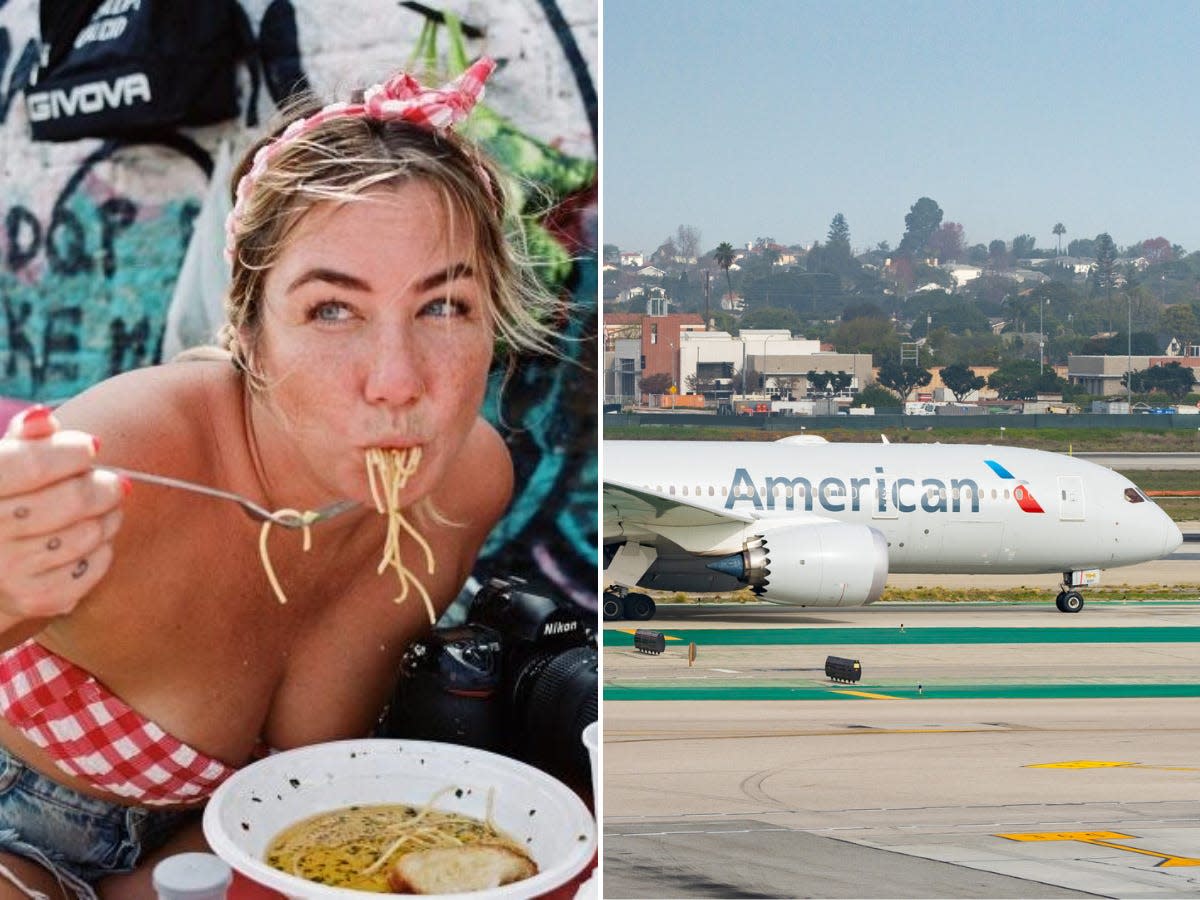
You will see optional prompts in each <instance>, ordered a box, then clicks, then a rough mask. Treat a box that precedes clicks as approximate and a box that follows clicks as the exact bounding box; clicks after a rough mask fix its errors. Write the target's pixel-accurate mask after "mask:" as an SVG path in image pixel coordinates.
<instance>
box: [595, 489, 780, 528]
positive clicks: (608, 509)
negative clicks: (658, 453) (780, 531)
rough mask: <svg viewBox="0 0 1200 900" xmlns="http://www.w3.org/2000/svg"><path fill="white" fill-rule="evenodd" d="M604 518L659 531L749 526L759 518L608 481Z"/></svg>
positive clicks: (605, 491)
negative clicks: (734, 525) (738, 524)
mask: <svg viewBox="0 0 1200 900" xmlns="http://www.w3.org/2000/svg"><path fill="white" fill-rule="evenodd" d="M604 518H605V519H607V520H610V521H612V520H617V521H620V522H625V523H629V524H636V525H648V526H654V527H655V528H691V527H699V526H704V525H727V524H731V523H734V522H741V523H749V522H755V521H757V520H758V517H757V516H753V515H749V514H747V513H742V512H734V511H733V510H729V509H723V510H718V509H713V508H712V507H711V506H707V505H705V504H703V503H701V502H700V498H697V499H696V500H690V499H689V498H687V497H673V496H668V495H667V494H661V493H659V492H657V491H651V490H647V489H645V488H640V487H634V486H633V485H631V484H624V483H622V482H619V481H610V480H608V479H605V481H604Z"/></svg>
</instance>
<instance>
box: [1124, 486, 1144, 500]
mask: <svg viewBox="0 0 1200 900" xmlns="http://www.w3.org/2000/svg"><path fill="white" fill-rule="evenodd" d="M1125 499H1126V500H1128V501H1129V502H1130V503H1143V502H1145V500H1146V495H1145V494H1143V493H1142V492H1141V491H1139V490H1138V489H1137V488H1125Z"/></svg>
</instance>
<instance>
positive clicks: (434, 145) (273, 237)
mask: <svg viewBox="0 0 1200 900" xmlns="http://www.w3.org/2000/svg"><path fill="white" fill-rule="evenodd" d="M320 108H321V104H320V102H319V101H317V100H316V98H314V97H312V96H311V95H305V96H302V97H301V98H299V99H298V100H296V101H294V102H293V103H290V104H289V105H288V106H287V107H286V108H285V110H284V111H283V112H282V113H281V114H280V116H279V117H278V119H277V121H276V123H275V127H274V128H273V129H272V131H271V133H270V134H269V135H268V136H267V137H264V138H263V139H262V140H260V141H258V142H257V143H256V144H255V145H254V146H252V147H251V148H250V149H249V150H248V151H247V152H246V154H245V155H244V156H243V158H242V161H241V162H240V163H239V164H238V166H237V168H236V169H235V171H234V173H233V178H232V186H233V188H236V186H237V184H238V182H239V180H240V179H241V177H242V176H243V175H244V174H246V172H247V171H249V169H250V166H251V165H252V164H253V160H254V156H255V153H256V152H257V151H258V149H259V148H260V147H262V146H264V145H265V144H267V143H269V142H270V141H272V140H274V139H275V138H277V137H278V136H279V135H280V134H281V133H282V132H283V130H284V128H285V127H286V126H287V124H288V123H290V122H292V121H294V120H295V119H297V118H299V117H304V116H309V115H311V114H313V113H314V112H316V111H317V110H319V109H320ZM412 180H420V181H423V182H425V183H427V184H429V185H431V186H432V187H433V188H434V189H435V190H436V191H437V193H438V194H439V196H440V198H441V200H442V203H443V204H444V207H445V211H446V216H447V220H448V221H453V220H454V217H456V216H462V217H464V218H465V220H466V222H467V223H468V225H469V233H470V235H471V238H472V240H471V245H472V250H471V252H472V254H473V258H472V259H470V260H469V262H470V264H471V267H472V269H473V270H474V271H475V272H476V274H477V276H478V277H479V278H480V280H481V282H482V284H483V285H484V287H485V293H486V297H487V302H488V306H489V309H488V312H489V314H490V319H491V321H492V323H493V324H494V327H495V331H496V333H497V335H498V337H499V338H500V339H501V341H502V343H503V344H504V345H505V346H506V347H507V349H508V353H509V355H510V357H511V356H512V355H514V354H515V353H516V352H521V351H524V352H534V353H549V354H554V355H557V347H556V344H557V340H558V336H557V333H556V331H555V330H554V328H553V327H552V325H551V317H552V315H553V306H554V304H555V303H556V301H555V299H554V298H553V297H551V296H549V295H548V294H547V292H546V291H545V290H544V289H543V288H542V287H541V285H540V284H539V283H538V282H537V280H536V278H535V276H534V273H533V267H532V266H531V265H529V264H528V261H527V260H526V259H524V254H523V242H522V240H521V237H520V235H521V229H520V223H519V221H517V220H516V218H515V216H514V215H512V214H510V204H509V202H508V197H507V196H506V192H505V189H504V181H503V180H502V178H501V176H500V173H499V172H498V170H497V169H496V167H495V165H494V163H493V162H492V161H491V160H490V159H489V158H488V157H487V156H486V155H485V154H484V153H482V152H481V151H480V150H479V149H478V148H476V147H475V146H474V145H473V144H471V143H470V142H469V141H467V140H465V139H463V138H461V137H460V136H459V135H457V134H455V133H454V132H453V131H450V130H448V129H441V130H434V129H431V128H427V127H424V126H421V125H415V124H412V123H409V122H403V121H381V120H379V119H375V118H371V117H369V116H343V117H336V118H332V119H330V120H328V121H326V122H323V123H322V124H320V125H319V126H317V127H314V128H312V129H310V130H307V131H305V132H304V134H303V135H301V136H298V137H296V138H293V139H291V140H289V141H287V142H286V143H285V144H283V145H281V146H280V147H279V149H278V151H277V152H275V153H274V155H272V156H271V158H270V162H269V164H268V165H267V167H266V169H265V170H264V171H263V172H262V173H260V174H258V175H257V176H256V178H255V181H254V185H253V189H252V191H251V193H250V194H249V196H248V197H246V198H245V201H244V203H243V206H242V210H241V213H240V215H239V216H238V218H237V221H236V224H235V226H234V231H233V233H232V237H231V241H232V250H233V254H232V256H233V258H232V283H231V286H230V289H229V293H228V294H227V295H226V300H225V311H226V317H227V324H226V325H225V326H224V327H223V328H222V330H221V335H220V343H221V345H222V346H223V347H224V348H225V349H227V350H229V351H230V352H231V353H232V354H233V359H234V363H235V365H237V367H238V368H239V369H241V370H242V371H243V372H244V373H246V376H247V379H248V384H249V385H250V386H251V387H252V388H262V387H263V386H264V384H265V382H264V380H263V377H262V373H261V372H260V371H259V370H258V368H257V366H256V364H255V349H256V346H257V343H258V339H259V337H260V332H259V329H260V327H261V320H262V303H263V291H264V284H265V281H266V277H267V274H268V272H270V270H271V268H272V267H273V266H274V265H275V263H276V261H277V260H278V259H279V257H280V255H281V254H282V252H283V250H284V248H285V247H286V246H287V243H288V236H289V235H290V234H291V233H292V232H293V231H294V230H295V228H296V226H297V224H298V223H299V221H300V220H301V218H303V216H304V214H305V213H306V212H307V211H308V210H310V209H311V208H312V207H314V206H315V205H317V204H319V203H324V202H328V201H333V202H338V203H345V202H355V201H357V200H361V199H362V198H363V196H364V195H365V194H366V193H367V192H368V191H370V190H371V189H373V188H377V187H380V186H387V185H399V184H403V183H406V182H408V181H412Z"/></svg>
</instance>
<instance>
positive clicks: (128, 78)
mask: <svg viewBox="0 0 1200 900" xmlns="http://www.w3.org/2000/svg"><path fill="white" fill-rule="evenodd" d="M150 100H151V98H150V80H149V79H148V78H147V77H146V75H145V74H144V73H142V72H134V73H133V74H131V75H122V76H121V77H120V78H115V79H113V80H112V82H108V81H88V82H84V83H83V84H77V85H75V86H74V87H73V88H71V89H70V90H63V89H61V88H55V89H54V90H51V91H39V92H37V93H33V94H29V95H28V96H27V97H26V101H25V102H26V107H27V108H28V110H29V119H30V121H33V122H45V121H47V120H48V119H59V118H63V117H64V116H68V117H69V116H77V115H85V116H87V115H93V114H95V113H98V112H103V111H104V110H106V109H120V108H121V107H122V106H134V105H135V104H137V103H149V102H150Z"/></svg>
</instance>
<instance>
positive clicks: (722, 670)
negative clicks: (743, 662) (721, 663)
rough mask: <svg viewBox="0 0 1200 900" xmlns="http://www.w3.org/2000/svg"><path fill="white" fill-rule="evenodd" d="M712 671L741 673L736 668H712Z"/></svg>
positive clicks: (730, 673) (731, 673)
mask: <svg viewBox="0 0 1200 900" xmlns="http://www.w3.org/2000/svg"><path fill="white" fill-rule="evenodd" d="M713 671H714V672H724V673H725V674H726V675H741V674H742V673H741V672H739V671H738V670H737V669H713Z"/></svg>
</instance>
